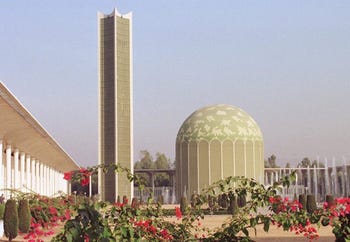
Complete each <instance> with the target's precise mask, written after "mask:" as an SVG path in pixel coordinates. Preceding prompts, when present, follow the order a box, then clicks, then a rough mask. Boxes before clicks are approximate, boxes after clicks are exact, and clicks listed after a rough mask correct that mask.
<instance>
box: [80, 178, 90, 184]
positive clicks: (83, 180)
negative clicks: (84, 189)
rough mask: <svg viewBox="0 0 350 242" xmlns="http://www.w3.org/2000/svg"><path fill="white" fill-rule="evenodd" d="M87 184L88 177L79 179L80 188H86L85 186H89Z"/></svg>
mask: <svg viewBox="0 0 350 242" xmlns="http://www.w3.org/2000/svg"><path fill="white" fill-rule="evenodd" d="M89 182H90V179H89V177H84V178H83V179H81V181H80V184H81V185H82V186H87V185H89Z"/></svg>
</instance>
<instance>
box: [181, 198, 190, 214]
mask: <svg viewBox="0 0 350 242" xmlns="http://www.w3.org/2000/svg"><path fill="white" fill-rule="evenodd" d="M187 208H188V201H187V198H186V197H181V200H180V210H181V212H182V214H186V212H187V211H186V210H187Z"/></svg>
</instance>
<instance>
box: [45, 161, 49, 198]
mask: <svg viewBox="0 0 350 242" xmlns="http://www.w3.org/2000/svg"><path fill="white" fill-rule="evenodd" d="M44 178H45V182H44V193H45V195H46V196H48V195H49V175H48V167H47V166H46V165H45V166H44Z"/></svg>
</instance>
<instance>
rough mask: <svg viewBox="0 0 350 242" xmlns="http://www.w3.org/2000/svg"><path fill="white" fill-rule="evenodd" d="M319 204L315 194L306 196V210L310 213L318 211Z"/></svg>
mask: <svg viewBox="0 0 350 242" xmlns="http://www.w3.org/2000/svg"><path fill="white" fill-rule="evenodd" d="M316 209H317V205H316V199H315V195H307V197H306V210H307V212H308V213H313V212H314V211H316Z"/></svg>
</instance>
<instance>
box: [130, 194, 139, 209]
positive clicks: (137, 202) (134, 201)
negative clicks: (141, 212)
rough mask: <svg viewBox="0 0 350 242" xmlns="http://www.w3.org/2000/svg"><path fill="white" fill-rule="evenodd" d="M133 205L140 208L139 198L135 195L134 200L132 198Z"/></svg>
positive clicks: (134, 207)
mask: <svg viewBox="0 0 350 242" xmlns="http://www.w3.org/2000/svg"><path fill="white" fill-rule="evenodd" d="M131 207H132V208H133V209H138V208H139V201H138V200H137V198H136V197H134V198H133V199H132V200H131Z"/></svg>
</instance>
